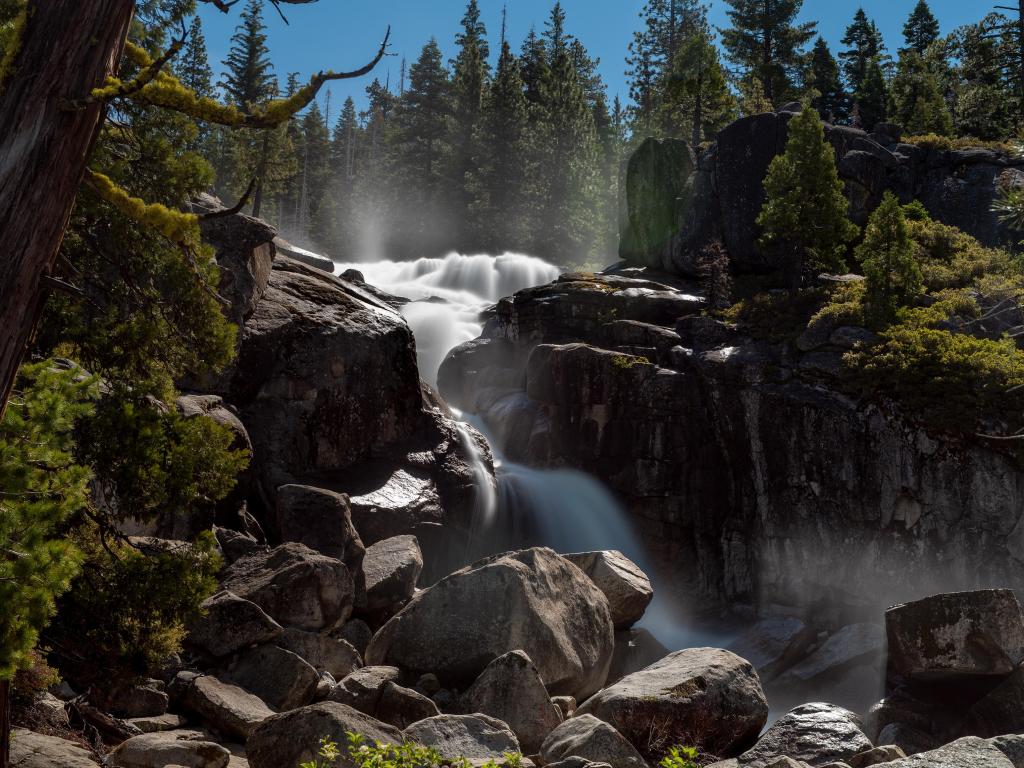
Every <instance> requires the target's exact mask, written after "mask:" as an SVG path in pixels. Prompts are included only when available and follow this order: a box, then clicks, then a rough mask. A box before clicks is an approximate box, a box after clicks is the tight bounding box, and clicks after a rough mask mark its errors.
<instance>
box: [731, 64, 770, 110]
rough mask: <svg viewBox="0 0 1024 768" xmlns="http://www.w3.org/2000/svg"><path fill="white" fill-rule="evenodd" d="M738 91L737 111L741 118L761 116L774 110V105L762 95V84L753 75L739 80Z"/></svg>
mask: <svg viewBox="0 0 1024 768" xmlns="http://www.w3.org/2000/svg"><path fill="white" fill-rule="evenodd" d="M738 90H739V92H740V97H739V110H740V115H742V116H743V117H750V116H751V115H761V114H764V113H766V112H771V111H772V110H773V109H774V108H775V105H773V104H772V103H771V102H770V101H769V100H768V97H767V96H765V95H764V84H763V83H762V82H761V80H760V78H758V77H756V76H755V75H753V74H748V75H747V76H746V77H744V78H743V79H742V80H740V82H739V86H738Z"/></svg>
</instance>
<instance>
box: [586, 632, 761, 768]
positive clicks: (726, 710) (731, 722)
mask: <svg viewBox="0 0 1024 768" xmlns="http://www.w3.org/2000/svg"><path fill="white" fill-rule="evenodd" d="M577 713H578V715H583V714H590V715H594V716H596V717H597V718H599V719H601V720H603V721H605V722H607V723H610V724H611V725H613V726H614V727H615V728H616V729H617V730H618V731H619V732H620V733H621V734H622V735H623V736H625V737H626V738H627V739H628V740H629V741H630V742H631V743H632V744H633V745H634V746H635V747H637V748H638V749H639V750H641V751H643V750H644V749H645V748H646V746H647V744H648V743H649V735H650V729H651V724H652V723H656V724H657V725H658V728H659V731H660V732H661V733H663V734H664V736H665V740H666V743H669V744H683V743H685V744H688V745H691V746H695V747H698V748H700V749H703V750H705V751H706V752H709V753H711V754H716V755H722V756H730V755H735V754H737V753H739V752H741V751H742V750H744V749H746V748H747V747H749V746H751V745H752V744H753V742H754V740H755V739H756V738H757V735H758V734H759V733H760V732H761V728H762V727H763V725H764V723H765V720H766V719H767V717H768V704H767V702H766V700H765V696H764V691H762V690H761V683H760V681H759V680H758V677H757V673H756V672H755V671H754V668H753V666H751V664H750V662H748V661H746V660H744V659H741V658H740V657H739V656H737V655H736V654H734V653H730V652H729V651H724V650H721V649H718V648H690V649H687V650H683V651H677V652H675V653H672V654H670V655H668V656H666V657H665V658H664V659H662V660H661V661H659V662H657V663H655V664H652V665H651V666H649V667H647V668H646V669H644V670H641V671H640V672H634V673H633V674H632V675H629V676H627V677H625V678H623V679H622V680H620V681H619V682H618V683H616V684H615V685H613V686H611V687H609V688H606V689H604V690H603V691H601V692H600V693H598V694H597V695H595V696H593V697H592V698H590V699H589V700H588V701H586V702H585V703H584V704H583V706H581V707H580V708H579V709H578V710H577Z"/></svg>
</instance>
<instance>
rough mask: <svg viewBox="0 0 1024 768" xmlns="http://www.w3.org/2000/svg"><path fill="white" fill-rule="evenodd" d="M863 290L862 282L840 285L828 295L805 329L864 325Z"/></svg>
mask: <svg viewBox="0 0 1024 768" xmlns="http://www.w3.org/2000/svg"><path fill="white" fill-rule="evenodd" d="M865 288H866V286H865V284H864V283H863V282H856V283H845V284H843V285H840V286H839V287H838V288H837V289H835V290H834V291H832V292H831V293H830V294H829V296H828V301H827V302H826V303H825V304H824V306H822V307H821V309H819V310H818V311H817V312H815V313H814V314H813V315H812V316H811V319H810V320H809V321H808V322H807V327H808V328H810V329H813V328H815V327H817V326H819V325H827V326H828V327H830V328H835V327H838V326H840V325H855V326H863V325H866V324H867V312H866V311H865V306H864V305H865V298H866V293H867V292H866V290H865Z"/></svg>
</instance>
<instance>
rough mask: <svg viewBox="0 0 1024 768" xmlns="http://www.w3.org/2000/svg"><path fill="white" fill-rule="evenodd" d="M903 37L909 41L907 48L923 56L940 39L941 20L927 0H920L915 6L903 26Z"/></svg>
mask: <svg viewBox="0 0 1024 768" xmlns="http://www.w3.org/2000/svg"><path fill="white" fill-rule="evenodd" d="M903 38H904V39H905V40H906V41H907V48H906V50H909V51H916V52H917V53H918V54H919V55H921V56H924V52H925V51H927V50H928V46H929V45H931V44H932V43H934V42H935V41H936V40H938V39H939V20H938V19H936V18H935V14H933V13H932V9H931V8H929V7H928V2H927V0H918V2H917V5H915V6H914V10H913V11H912V12H911V14H910V18H908V19H907V23H906V24H905V25H904V26H903Z"/></svg>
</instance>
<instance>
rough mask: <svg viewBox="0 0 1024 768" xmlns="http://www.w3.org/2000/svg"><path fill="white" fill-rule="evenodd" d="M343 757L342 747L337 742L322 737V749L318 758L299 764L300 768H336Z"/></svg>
mask: <svg viewBox="0 0 1024 768" xmlns="http://www.w3.org/2000/svg"><path fill="white" fill-rule="evenodd" d="M340 758H341V749H339V748H338V745H337V743H336V742H333V741H331V740H330V739H328V738H326V737H324V738H322V739H320V749H318V750H317V753H316V758H315V759H313V760H307V761H306V762H304V763H300V764H299V768H334V766H336V765H337V764H338V760H339V759H340Z"/></svg>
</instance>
